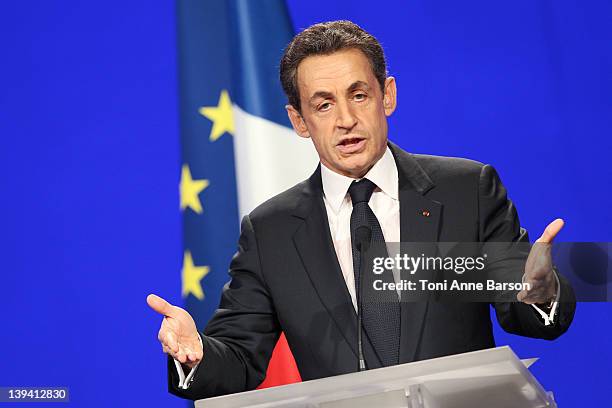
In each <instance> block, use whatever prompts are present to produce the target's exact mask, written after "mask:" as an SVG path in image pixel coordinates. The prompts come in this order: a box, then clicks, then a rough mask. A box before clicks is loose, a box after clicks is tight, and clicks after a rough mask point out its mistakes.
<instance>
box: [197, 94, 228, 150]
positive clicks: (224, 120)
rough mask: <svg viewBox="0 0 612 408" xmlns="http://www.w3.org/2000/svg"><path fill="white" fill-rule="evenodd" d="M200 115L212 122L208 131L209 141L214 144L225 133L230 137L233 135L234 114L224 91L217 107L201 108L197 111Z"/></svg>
mask: <svg viewBox="0 0 612 408" xmlns="http://www.w3.org/2000/svg"><path fill="white" fill-rule="evenodd" d="M199 112H200V115H202V116H205V117H207V118H208V119H210V120H212V121H213V127H212V129H211V130H210V141H211V142H214V141H215V140H217V139H218V138H220V137H221V136H222V135H223V134H224V133H225V132H227V133H229V134H230V135H233V134H234V114H233V113H232V101H230V97H229V94H228V93H227V91H226V90H225V89H224V90H222V91H221V96H219V104H218V105H217V106H203V107H201V108H200V110H199Z"/></svg>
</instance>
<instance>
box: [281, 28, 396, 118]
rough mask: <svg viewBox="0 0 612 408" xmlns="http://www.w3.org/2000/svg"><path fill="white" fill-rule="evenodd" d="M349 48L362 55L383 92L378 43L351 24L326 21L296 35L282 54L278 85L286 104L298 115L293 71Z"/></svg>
mask: <svg viewBox="0 0 612 408" xmlns="http://www.w3.org/2000/svg"><path fill="white" fill-rule="evenodd" d="M350 48H353V49H357V50H359V51H361V52H363V53H364V54H365V56H366V57H367V58H368V60H369V61H370V65H371V66H372V71H374V76H375V77H376V79H377V80H378V83H379V84H380V89H381V90H383V92H384V86H385V80H386V79H387V63H386V61H385V53H384V51H383V49H382V46H381V45H380V43H379V42H378V40H377V39H376V38H375V37H374V36H373V35H372V34H370V33H368V32H367V31H365V30H364V29H362V28H361V27H359V26H358V25H357V24H355V23H353V22H351V21H347V20H339V21H328V22H325V23H319V24H315V25H312V26H310V27H308V28H307V29H305V30H304V31H302V32H300V33H299V34H297V35H296V36H295V37H293V40H291V42H290V43H289V45H287V48H285V51H284V52H283V57H282V58H281V62H280V81H281V84H282V86H283V90H284V91H285V94H286V95H287V99H288V100H289V104H290V105H292V106H293V107H294V108H295V109H297V110H298V112H301V106H300V92H299V89H298V85H297V68H298V65H299V64H300V62H302V60H304V59H305V58H306V57H309V56H311V55H329V54H333V53H334V52H337V51H340V50H345V49H350Z"/></svg>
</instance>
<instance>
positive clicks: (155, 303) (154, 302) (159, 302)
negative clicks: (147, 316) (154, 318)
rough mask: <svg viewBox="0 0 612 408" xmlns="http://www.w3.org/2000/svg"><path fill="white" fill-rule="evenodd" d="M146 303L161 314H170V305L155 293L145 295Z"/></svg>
mask: <svg viewBox="0 0 612 408" xmlns="http://www.w3.org/2000/svg"><path fill="white" fill-rule="evenodd" d="M147 304H148V305H149V307H150V308H151V309H153V310H155V311H156V312H157V313H159V314H161V315H164V316H169V315H171V314H172V305H171V304H170V303H168V302H167V301H166V300H165V299H163V298H161V297H159V296H157V295H154V294H150V295H149V296H147Z"/></svg>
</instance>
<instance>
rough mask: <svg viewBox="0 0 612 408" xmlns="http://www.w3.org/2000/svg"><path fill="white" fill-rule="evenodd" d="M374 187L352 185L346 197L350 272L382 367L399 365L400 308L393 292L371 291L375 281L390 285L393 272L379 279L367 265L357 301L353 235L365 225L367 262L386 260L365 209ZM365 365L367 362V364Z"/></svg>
mask: <svg viewBox="0 0 612 408" xmlns="http://www.w3.org/2000/svg"><path fill="white" fill-rule="evenodd" d="M375 188H376V185H375V184H374V183H373V182H371V181H370V180H368V179H362V180H361V181H353V183H352V184H351V186H350V187H349V195H350V196H351V201H352V202H353V212H352V213H351V242H352V249H353V269H354V274H355V289H356V293H357V302H358V303H357V304H358V305H359V304H360V303H361V308H362V309H361V314H362V317H361V318H362V322H363V327H364V329H365V332H366V333H367V337H368V338H369V339H370V341H371V342H372V345H373V346H374V349H375V350H376V353H377V354H378V356H379V357H380V359H381V360H382V363H383V365H384V366H390V365H394V364H398V363H399V337H400V307H399V299H398V296H397V292H396V291H395V290H374V287H373V286H374V285H373V283H374V280H376V279H381V280H382V281H383V282H393V281H394V280H393V272H392V271H390V270H385V272H383V274H381V275H374V273H373V272H372V264H371V263H367V264H366V267H365V271H364V275H363V281H362V282H363V289H362V292H361V295H362V299H361V302H360V301H359V282H360V280H359V266H360V262H361V260H360V257H359V251H358V250H357V247H356V245H355V243H356V242H355V231H356V230H357V228H358V227H359V226H361V225H367V226H369V227H370V228H371V230H372V244H373V247H372V250H371V251H368V258H367V259H371V258H372V256H385V257H386V256H387V250H386V247H385V245H384V242H385V237H384V235H383V232H382V229H381V227H380V224H379V223H378V219H377V218H376V215H374V212H373V211H372V209H371V208H370V206H369V205H368V201H370V197H371V196H372V193H373V192H374V189H375ZM366 363H367V361H366Z"/></svg>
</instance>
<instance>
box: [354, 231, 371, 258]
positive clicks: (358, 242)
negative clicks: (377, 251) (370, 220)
mask: <svg viewBox="0 0 612 408" xmlns="http://www.w3.org/2000/svg"><path fill="white" fill-rule="evenodd" d="M371 241H372V228H371V227H370V226H369V225H360V226H359V227H357V229H356V230H355V247H356V248H357V250H358V251H360V252H365V251H367V250H368V248H370V242H371Z"/></svg>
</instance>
